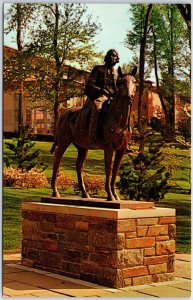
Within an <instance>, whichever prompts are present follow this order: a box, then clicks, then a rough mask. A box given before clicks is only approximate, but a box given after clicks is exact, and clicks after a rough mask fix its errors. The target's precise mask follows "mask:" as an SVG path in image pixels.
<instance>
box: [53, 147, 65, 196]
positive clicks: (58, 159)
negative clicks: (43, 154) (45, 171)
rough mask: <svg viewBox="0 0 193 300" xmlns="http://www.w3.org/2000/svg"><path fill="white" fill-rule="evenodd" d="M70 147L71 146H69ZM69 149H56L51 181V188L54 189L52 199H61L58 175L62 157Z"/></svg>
mask: <svg viewBox="0 0 193 300" xmlns="http://www.w3.org/2000/svg"><path fill="white" fill-rule="evenodd" d="M68 146H69V145H68ZM68 146H67V147H63V146H62V147H61V146H58V147H55V154H54V163H53V171H52V181H51V187H52V190H53V192H52V197H60V194H59V192H58V189H57V175H58V171H59V167H60V162H61V159H62V156H63V154H64V152H65V150H66V149H67V148H68Z"/></svg>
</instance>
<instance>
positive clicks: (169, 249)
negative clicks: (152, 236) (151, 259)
mask: <svg viewBox="0 0 193 300" xmlns="http://www.w3.org/2000/svg"><path fill="white" fill-rule="evenodd" d="M175 245H176V244H175V241H174V240H169V241H163V242H156V254H157V255H163V254H168V255H169V254H173V253H175Z"/></svg>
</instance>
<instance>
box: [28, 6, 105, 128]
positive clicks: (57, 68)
mask: <svg viewBox="0 0 193 300" xmlns="http://www.w3.org/2000/svg"><path fill="white" fill-rule="evenodd" d="M39 12H40V14H41V15H42V20H43V22H42V23H40V24H39V27H38V28H37V29H36V31H35V32H34V33H33V43H32V45H31V46H32V48H34V51H35V53H36V54H38V55H39V56H41V57H44V58H45V60H46V65H47V68H46V70H45V65H44V66H43V65H42V64H41V63H40V64H39V65H38V68H39V70H38V72H39V73H41V76H42V77H43V79H45V83H47V86H46V89H45V91H46V92H47V93H48V94H47V96H48V97H49V99H50V102H51V104H52V105H53V111H54V119H55V120H54V132H55V130H56V124H57V120H58V116H59V114H58V108H59V105H60V103H61V101H62V100H63V99H64V98H63V99H62V97H63V95H64V91H63V90H65V89H66V91H67V85H68V88H69V84H70V83H71V86H72V77H69V74H65V65H66V64H67V63H73V64H74V65H76V66H80V67H82V66H83V65H84V66H86V65H87V66H88V62H89V61H90V59H91V58H92V56H93V55H95V52H94V44H93V42H92V39H93V38H94V36H95V35H96V33H97V32H98V30H99V29H100V25H98V24H97V23H96V22H94V21H92V16H91V15H87V7H86V5H82V4H74V3H46V4H44V3H43V4H39ZM66 76H67V78H68V79H69V78H70V80H68V81H66V82H64V81H65V80H64V78H65V77H66ZM65 83H66V84H65ZM48 85H49V86H48ZM68 90H69V89H68ZM70 90H71V91H73V90H74V89H72V88H71V89H70ZM68 97H69V95H68ZM64 100H65V99H64ZM64 100H63V101H64Z"/></svg>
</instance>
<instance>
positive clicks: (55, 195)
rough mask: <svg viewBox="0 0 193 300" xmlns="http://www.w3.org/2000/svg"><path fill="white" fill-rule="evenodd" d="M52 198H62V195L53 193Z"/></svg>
mask: <svg viewBox="0 0 193 300" xmlns="http://www.w3.org/2000/svg"><path fill="white" fill-rule="evenodd" d="M52 197H57V198H60V194H59V193H52Z"/></svg>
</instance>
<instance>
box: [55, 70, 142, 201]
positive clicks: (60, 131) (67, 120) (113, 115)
mask: <svg viewBox="0 0 193 300" xmlns="http://www.w3.org/2000/svg"><path fill="white" fill-rule="evenodd" d="M118 72H119V78H120V80H119V81H118V90H117V92H116V93H115V95H114V96H113V98H112V100H111V101H110V104H108V105H106V109H105V110H106V113H103V114H102V116H103V118H102V122H99V123H101V125H100V128H99V130H100V131H99V134H100V136H98V137H97V149H104V161H105V173H106V181H105V190H106V193H107V200H108V201H115V200H118V201H119V200H120V199H119V196H118V195H117V193H116V191H115V182H116V176H117V173H118V171H119V167H120V163H121V160H122V158H123V155H124V154H125V152H126V149H127V145H128V142H129V139H130V137H131V132H130V130H129V116H130V112H131V104H132V100H133V98H134V96H135V92H136V80H135V78H134V76H135V74H136V72H137V67H134V68H133V70H132V72H131V74H126V75H124V74H122V71H121V69H120V68H119V71H118ZM83 110H84V108H81V109H78V110H76V109H69V110H68V111H66V112H64V113H63V114H62V115H61V117H60V118H59V121H58V127H57V133H56V139H55V141H54V144H53V146H52V149H51V153H54V152H55V155H54V162H53V173H52V180H51V186H52V189H53V193H52V197H60V194H59V192H58V190H57V174H58V171H59V166H60V162H61V159H62V156H63V154H64V152H65V151H66V149H67V148H68V147H69V146H70V144H71V143H73V144H74V146H75V147H76V148H77V150H78V156H77V160H76V171H77V177H78V186H79V190H80V191H81V193H82V198H90V196H89V194H88V192H87V191H86V188H85V184H84V180H83V176H82V172H83V168H84V163H85V160H86V157H87V154H88V150H89V131H88V126H86V125H85V126H82V127H81V126H80V124H81V122H79V124H78V126H77V120H78V119H81V118H79V117H80V115H81V113H82V112H83ZM102 110H103V109H102ZM101 113H102V112H101ZM84 119H86V118H84ZM85 124H86V123H85ZM114 152H115V158H114V162H113V155H114Z"/></svg>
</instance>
